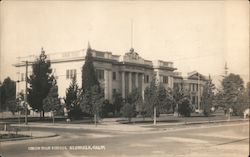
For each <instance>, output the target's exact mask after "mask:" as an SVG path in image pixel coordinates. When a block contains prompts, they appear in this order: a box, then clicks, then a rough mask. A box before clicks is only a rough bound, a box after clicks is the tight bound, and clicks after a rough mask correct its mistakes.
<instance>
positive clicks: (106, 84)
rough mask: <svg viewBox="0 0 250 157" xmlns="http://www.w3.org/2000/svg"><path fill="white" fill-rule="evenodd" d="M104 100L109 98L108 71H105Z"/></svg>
mask: <svg viewBox="0 0 250 157" xmlns="http://www.w3.org/2000/svg"><path fill="white" fill-rule="evenodd" d="M104 82H105V83H104V98H105V99H108V98H109V72H108V70H106V69H105V70H104Z"/></svg>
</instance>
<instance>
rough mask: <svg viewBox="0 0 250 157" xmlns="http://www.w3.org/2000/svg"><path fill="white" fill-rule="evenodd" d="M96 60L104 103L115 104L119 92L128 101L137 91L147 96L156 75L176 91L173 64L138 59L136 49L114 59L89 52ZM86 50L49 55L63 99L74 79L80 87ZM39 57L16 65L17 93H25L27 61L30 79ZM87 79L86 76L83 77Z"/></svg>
mask: <svg viewBox="0 0 250 157" xmlns="http://www.w3.org/2000/svg"><path fill="white" fill-rule="evenodd" d="M90 51H91V52H92V55H93V57H94V62H93V64H94V67H95V70H96V75H97V78H98V80H99V82H100V84H101V86H102V87H103V89H104V95H105V99H108V100H112V96H113V93H114V92H119V93H121V94H122V97H123V98H125V97H126V96H127V95H128V94H129V93H130V92H131V91H132V90H133V89H134V88H138V90H139V91H140V92H141V93H142V95H144V89H145V88H146V87H147V86H148V85H149V83H150V81H151V80H152V77H153V76H154V74H156V80H157V81H160V82H162V83H163V85H164V86H165V87H170V88H173V78H174V72H173V71H174V70H176V68H174V67H173V63H172V62H166V61H161V60H157V61H150V60H145V59H143V58H142V57H140V56H139V54H138V53H137V52H135V51H134V49H133V48H131V49H130V51H129V52H127V53H125V54H124V55H121V56H120V55H113V54H112V53H111V52H106V51H97V50H94V49H91V48H90ZM85 54H86V50H79V51H72V52H63V53H54V54H46V55H47V58H48V59H50V61H51V68H52V70H53V72H52V73H53V75H54V76H55V78H56V80H57V85H58V93H59V96H60V97H61V98H63V97H65V94H66V89H67V88H68V87H69V85H70V82H71V80H72V78H73V76H76V80H77V83H78V85H79V86H81V77H82V66H83V65H84V61H85ZM37 57H38V56H30V57H23V58H19V60H18V63H17V64H15V67H16V70H17V78H16V80H19V83H18V85H17V92H21V91H23V92H25V72H26V68H25V67H26V66H25V62H24V61H28V76H29V75H31V73H32V69H31V65H32V62H34V61H35V59H36V58H37ZM83 75H84V74H83Z"/></svg>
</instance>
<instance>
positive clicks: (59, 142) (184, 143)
mask: <svg viewBox="0 0 250 157" xmlns="http://www.w3.org/2000/svg"><path fill="white" fill-rule="evenodd" d="M123 125H124V124H123ZM33 130H39V131H50V132H55V133H57V134H59V136H57V137H53V138H41V139H33V140H22V141H8V142H2V143H1V147H0V152H1V154H2V156H3V157H20V156H25V157H40V156H41V157H44V156H46V157H48V156H51V157H52V156H53V157H73V156H79V157H80V156H81V157H97V156H105V157H118V156H119V157H214V156H216V157H246V156H248V154H249V152H248V151H249V123H247V122H238V123H226V124H223V125H216V124H215V125H204V126H199V127H197V126H193V127H192V126H189V127H188V128H185V127H184V128H183V127H180V128H179V129H178V128H175V129H173V130H171V129H168V131H166V130H165V129H164V127H161V128H160V129H158V130H154V131H136V132H128V133H126V132H119V131H105V130H86V129H70V128H67V129H62V128H36V129H35V128H33Z"/></svg>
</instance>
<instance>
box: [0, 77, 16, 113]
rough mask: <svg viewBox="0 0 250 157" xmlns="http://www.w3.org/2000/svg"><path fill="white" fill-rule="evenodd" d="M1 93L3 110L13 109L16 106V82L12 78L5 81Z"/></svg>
mask: <svg viewBox="0 0 250 157" xmlns="http://www.w3.org/2000/svg"><path fill="white" fill-rule="evenodd" d="M0 90H1V91H0V92H1V110H6V109H10V108H11V109H13V107H14V106H15V105H14V104H15V103H13V102H15V99H16V82H15V81H13V80H11V78H10V77H7V78H5V79H4V81H3V84H2V86H1V88H0ZM13 105H14V106H13Z"/></svg>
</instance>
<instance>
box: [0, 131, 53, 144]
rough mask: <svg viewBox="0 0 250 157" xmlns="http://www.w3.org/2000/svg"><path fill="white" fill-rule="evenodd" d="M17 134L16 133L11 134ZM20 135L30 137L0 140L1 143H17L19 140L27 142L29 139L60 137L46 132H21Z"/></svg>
mask: <svg viewBox="0 0 250 157" xmlns="http://www.w3.org/2000/svg"><path fill="white" fill-rule="evenodd" d="M8 133H9V131H0V134H8ZM10 133H13V134H15V133H14V132H10ZM18 134H19V135H26V136H29V137H17V138H8V139H0V142H3V141H17V140H27V139H36V138H47V137H55V136H58V135H57V134H55V133H52V132H44V131H20V132H18Z"/></svg>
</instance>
